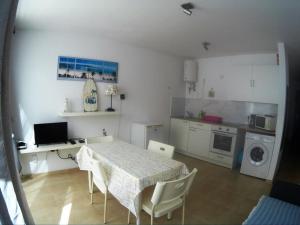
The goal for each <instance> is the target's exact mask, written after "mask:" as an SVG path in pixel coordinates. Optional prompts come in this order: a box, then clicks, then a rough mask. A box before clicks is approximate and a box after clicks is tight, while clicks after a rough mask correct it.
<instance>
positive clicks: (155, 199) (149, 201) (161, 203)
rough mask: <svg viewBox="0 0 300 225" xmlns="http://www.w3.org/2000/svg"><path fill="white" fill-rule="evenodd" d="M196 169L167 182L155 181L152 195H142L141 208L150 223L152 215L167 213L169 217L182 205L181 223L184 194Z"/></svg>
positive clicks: (157, 215)
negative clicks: (147, 215) (148, 217)
mask: <svg viewBox="0 0 300 225" xmlns="http://www.w3.org/2000/svg"><path fill="white" fill-rule="evenodd" d="M197 171H198V170H197V169H196V168H194V169H193V171H192V172H191V173H190V174H188V175H187V176H185V177H183V178H180V179H177V180H174V181H168V182H157V184H156V186H155V189H154V192H153V194H152V197H151V196H150V195H146V196H143V202H142V209H143V210H144V211H145V212H146V213H148V214H149V215H150V216H151V225H153V218H154V217H161V216H164V215H166V214H167V215H168V218H169V219H171V214H172V212H173V211H174V210H175V209H177V208H179V207H181V206H182V225H184V216H185V196H186V195H187V194H188V192H189V189H190V187H191V185H192V183H193V180H194V177H195V175H196V173H197ZM143 194H144V193H143ZM129 223H130V212H129V214H128V224H129Z"/></svg>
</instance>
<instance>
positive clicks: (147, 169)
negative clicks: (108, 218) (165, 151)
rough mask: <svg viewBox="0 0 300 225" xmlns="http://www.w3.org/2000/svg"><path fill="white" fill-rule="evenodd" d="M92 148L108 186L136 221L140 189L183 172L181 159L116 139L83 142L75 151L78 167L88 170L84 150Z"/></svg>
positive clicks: (138, 219) (138, 218) (138, 212)
mask: <svg viewBox="0 0 300 225" xmlns="http://www.w3.org/2000/svg"><path fill="white" fill-rule="evenodd" d="M89 149H90V150H92V151H93V152H94V153H95V158H96V159H97V160H99V161H101V163H102V165H103V167H104V169H105V172H106V174H107V176H108V180H109V184H108V190H109V192H110V193H111V194H112V195H114V197H115V198H117V199H118V200H119V202H120V203H121V204H122V205H123V206H125V207H126V208H128V209H129V210H130V211H131V212H132V213H133V214H134V215H136V217H137V224H140V211H141V192H142V191H143V190H144V189H145V188H146V187H148V186H152V185H155V184H156V183H157V182H158V181H164V180H170V179H174V178H176V177H178V176H180V175H183V174H187V173H188V170H187V168H186V166H185V164H184V163H182V162H178V161H175V160H173V159H169V158H166V157H162V156H161V155H159V154H157V153H153V152H150V151H147V150H145V149H142V148H140V147H138V146H135V145H132V144H129V143H126V142H124V141H120V140H114V141H112V142H108V143H96V144H88V145H84V146H83V147H82V148H81V149H80V151H79V152H78V153H77V161H78V165H79V168H80V169H81V170H87V171H90V170H91V168H90V167H89V160H88V159H87V158H86V157H87V155H88V154H87V153H86V151H88V150H89Z"/></svg>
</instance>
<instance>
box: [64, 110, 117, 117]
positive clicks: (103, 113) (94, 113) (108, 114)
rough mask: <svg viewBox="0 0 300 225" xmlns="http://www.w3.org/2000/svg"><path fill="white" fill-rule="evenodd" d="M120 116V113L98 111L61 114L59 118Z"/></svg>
mask: <svg viewBox="0 0 300 225" xmlns="http://www.w3.org/2000/svg"><path fill="white" fill-rule="evenodd" d="M117 115H120V113H119V112H105V111H98V112H63V113H60V114H59V116H61V117H82V116H117Z"/></svg>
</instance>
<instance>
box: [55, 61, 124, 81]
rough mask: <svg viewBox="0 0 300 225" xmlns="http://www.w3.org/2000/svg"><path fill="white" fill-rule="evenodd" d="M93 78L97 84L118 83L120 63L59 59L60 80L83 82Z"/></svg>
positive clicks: (58, 74) (58, 71) (58, 76)
mask: <svg viewBox="0 0 300 225" xmlns="http://www.w3.org/2000/svg"><path fill="white" fill-rule="evenodd" d="M88 78H93V79H94V81H96V82H105V83H117V82H118V63H116V62H110V61H103V60H96V59H84V58H75V57H68V56H59V57H58V66H57V79H58V80H79V81H80V80H81V81H84V80H86V79H88Z"/></svg>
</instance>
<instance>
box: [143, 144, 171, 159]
mask: <svg viewBox="0 0 300 225" xmlns="http://www.w3.org/2000/svg"><path fill="white" fill-rule="evenodd" d="M148 150H150V151H152V152H156V153H158V154H160V155H163V156H165V157H168V158H173V155H174V146H171V145H167V144H164V143H160V142H157V141H153V140H150V141H149V144H148Z"/></svg>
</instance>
